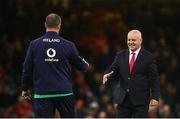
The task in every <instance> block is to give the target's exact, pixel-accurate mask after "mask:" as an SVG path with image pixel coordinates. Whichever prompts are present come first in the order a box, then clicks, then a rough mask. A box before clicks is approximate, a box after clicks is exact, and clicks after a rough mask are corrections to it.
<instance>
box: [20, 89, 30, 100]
mask: <svg viewBox="0 0 180 119" xmlns="http://www.w3.org/2000/svg"><path fill="white" fill-rule="evenodd" d="M21 96H22V97H23V98H24V99H26V100H31V93H30V91H29V90H27V91H22V93H21Z"/></svg>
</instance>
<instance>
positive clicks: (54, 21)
mask: <svg viewBox="0 0 180 119" xmlns="http://www.w3.org/2000/svg"><path fill="white" fill-rule="evenodd" d="M60 25H61V17H60V16H59V15H57V14H55V13H51V14H49V15H48V16H47V17H46V21H45V26H46V28H57V27H60Z"/></svg>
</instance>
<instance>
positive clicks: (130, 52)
mask: <svg viewBox="0 0 180 119" xmlns="http://www.w3.org/2000/svg"><path fill="white" fill-rule="evenodd" d="M140 49H141V47H140V48H138V49H137V50H136V51H134V53H135V61H136V58H137V56H138V54H139V51H140ZM132 52H133V51H131V50H129V63H130V61H131V58H132V56H133V54H132Z"/></svg>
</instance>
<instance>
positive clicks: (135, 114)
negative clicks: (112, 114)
mask: <svg viewBox="0 0 180 119" xmlns="http://www.w3.org/2000/svg"><path fill="white" fill-rule="evenodd" d="M148 110H149V105H138V106H137V105H133V104H132V103H131V100H130V98H129V93H127V94H126V96H125V99H124V101H123V102H122V104H118V107H117V118H147V117H148Z"/></svg>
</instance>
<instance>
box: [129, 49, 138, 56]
mask: <svg viewBox="0 0 180 119" xmlns="http://www.w3.org/2000/svg"><path fill="white" fill-rule="evenodd" d="M140 49H141V47H140V48H138V49H137V50H136V51H134V53H135V54H136V55H137V54H138V53H139V51H140ZM132 52H133V51H131V50H129V53H130V55H131V53H132Z"/></svg>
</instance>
